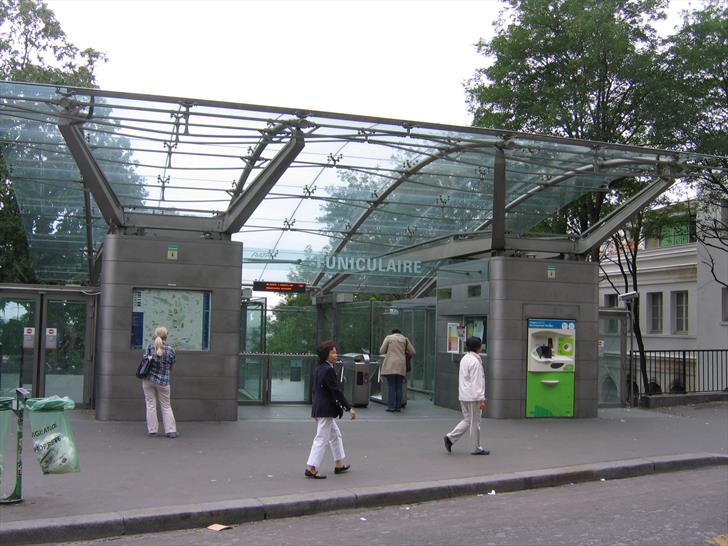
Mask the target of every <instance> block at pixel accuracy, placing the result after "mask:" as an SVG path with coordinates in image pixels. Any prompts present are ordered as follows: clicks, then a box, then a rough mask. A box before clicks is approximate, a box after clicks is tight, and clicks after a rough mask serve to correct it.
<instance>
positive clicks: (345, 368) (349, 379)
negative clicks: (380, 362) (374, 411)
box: [339, 353, 371, 407]
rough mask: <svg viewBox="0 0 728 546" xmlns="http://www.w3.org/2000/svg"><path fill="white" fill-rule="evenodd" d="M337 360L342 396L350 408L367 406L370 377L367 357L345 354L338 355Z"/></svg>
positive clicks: (360, 354)
mask: <svg viewBox="0 0 728 546" xmlns="http://www.w3.org/2000/svg"><path fill="white" fill-rule="evenodd" d="M339 358H340V359H341V371H340V373H341V375H340V376H339V377H340V381H341V385H342V387H343V390H344V396H346V398H347V400H349V403H350V404H351V405H352V406H356V407H366V406H368V405H369V394H370V376H371V375H370V361H369V355H367V354H362V353H346V354H343V355H339Z"/></svg>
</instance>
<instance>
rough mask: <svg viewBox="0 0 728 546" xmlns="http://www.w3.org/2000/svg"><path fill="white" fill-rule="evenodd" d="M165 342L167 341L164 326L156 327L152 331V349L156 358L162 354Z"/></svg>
mask: <svg viewBox="0 0 728 546" xmlns="http://www.w3.org/2000/svg"><path fill="white" fill-rule="evenodd" d="M165 341H167V329H166V328H165V327H164V326H157V327H156V328H155V329H154V349H155V352H156V353H157V356H162V355H163V354H164V342H165Z"/></svg>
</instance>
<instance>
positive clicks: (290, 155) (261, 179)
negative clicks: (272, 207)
mask: <svg viewBox="0 0 728 546" xmlns="http://www.w3.org/2000/svg"><path fill="white" fill-rule="evenodd" d="M304 146H305V142H304V139H303V133H302V132H301V131H300V130H299V129H296V131H295V133H294V135H293V137H292V138H291V140H290V141H289V142H288V144H286V145H285V146H284V147H283V149H282V150H281V151H280V152H278V155H277V156H275V157H274V158H273V160H272V161H271V162H270V163H269V164H268V166H267V167H266V168H265V169H263V172H261V173H260V174H259V175H258V177H257V178H256V179H255V180H254V181H253V182H252V183H251V184H250V186H248V188H247V189H246V190H245V191H244V192H243V193H242V194H240V195H239V196H238V197H237V198H236V199H234V200H233V201H232V202H231V203H230V206H229V207H228V209H227V211H225V212H224V213H223V214H222V215H221V217H220V219H221V220H222V228H221V231H222V232H223V233H227V234H231V233H235V232H236V231H238V230H239V229H240V228H241V227H243V225H244V224H245V222H246V221H247V220H248V218H250V216H251V215H252V214H253V213H254V212H255V209H256V208H257V207H258V205H260V203H261V202H262V201H263V199H265V196H266V195H268V192H269V191H270V190H271V189H272V188H273V186H275V183H276V182H278V180H279V179H280V178H281V176H283V174H284V173H285V172H286V169H288V167H289V166H290V164H291V163H293V161H294V160H295V159H296V157H297V156H298V154H299V153H300V152H301V150H303V147H304Z"/></svg>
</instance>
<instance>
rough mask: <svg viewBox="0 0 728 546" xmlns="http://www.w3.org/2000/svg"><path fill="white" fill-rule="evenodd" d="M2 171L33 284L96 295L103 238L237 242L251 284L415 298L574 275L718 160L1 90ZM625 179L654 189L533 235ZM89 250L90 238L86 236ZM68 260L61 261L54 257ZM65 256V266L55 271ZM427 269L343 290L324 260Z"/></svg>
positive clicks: (85, 93) (43, 88)
mask: <svg viewBox="0 0 728 546" xmlns="http://www.w3.org/2000/svg"><path fill="white" fill-rule="evenodd" d="M0 137H1V138H2V143H3V144H4V147H3V151H2V153H3V157H4V159H5V162H6V164H7V165H8V167H9V168H10V171H11V176H10V178H11V182H12V185H13V188H14V190H15V193H16V197H17V199H18V203H19V205H20V208H21V213H22V214H23V215H24V217H25V218H26V219H28V221H27V222H26V227H27V232H28V236H29V241H30V243H31V245H30V246H31V251H32V252H33V253H34V258H35V259H36V272H37V274H38V276H39V278H41V279H43V280H45V281H50V282H69V281H74V282H79V281H81V282H88V280H89V278H93V276H92V275H91V274H90V273H89V270H93V256H95V255H97V254H98V252H99V251H100V243H101V241H102V240H103V235H104V234H105V233H108V232H121V233H125V234H128V235H139V236H144V235H148V234H150V233H167V234H173V236H175V237H181V238H185V237H188V238H189V237H194V238H198V237H203V238H208V239H235V240H239V241H241V242H243V245H244V261H243V275H244V277H243V282H245V283H247V282H252V281H253V280H271V281H280V280H297V281H302V282H307V283H309V284H310V285H311V286H312V288H313V289H314V290H315V291H317V292H323V293H325V292H329V291H346V292H357V291H363V292H382V291H384V292H389V293H402V294H410V295H413V294H418V293H420V294H421V293H422V292H423V290H425V289H426V287H427V286H428V285H429V279H430V277H431V275H432V274H433V271H434V268H436V267H437V266H438V264H441V263H445V262H446V261H448V260H457V259H467V258H469V257H480V256H486V255H493V254H509V253H525V252H535V253H541V254H545V255H563V256H568V257H571V258H576V259H579V258H581V257H583V256H585V255H586V254H588V253H589V251H590V250H591V249H592V248H593V247H595V246H596V245H599V244H601V242H603V241H604V240H605V239H606V238H607V237H609V235H610V234H611V233H613V232H614V231H615V230H616V229H617V228H618V227H619V226H620V225H622V224H623V223H624V222H625V221H626V220H627V219H628V218H629V217H630V216H631V215H633V214H634V213H635V212H637V211H638V210H639V209H640V208H642V207H645V206H647V205H648V204H649V203H650V202H651V201H652V200H653V199H654V198H655V197H656V196H658V195H659V194H660V193H662V192H664V191H665V190H667V189H668V188H669V187H670V185H671V184H672V182H673V180H674V179H675V178H676V177H680V176H684V175H686V174H689V173H691V172H695V171H699V170H701V169H704V168H707V167H706V165H708V162H709V160H710V159H711V158H710V157H706V156H701V155H697V154H689V153H681V152H675V151H666V150H653V149H648V148H641V147H636V146H625V145H613V144H607V143H600V142H591V141H581V140H574V139H565V138H558V137H550V136H542V135H529V134H522V133H515V132H512V131H501V130H494V129H482V128H474V127H457V126H447V125H442V124H432V123H423V122H415V121H406V120H396V119H387V118H377V117H365V116H356V115H347V114H337V113H330V112H321V111H312V110H306V109H300V108H279V107H271V106H261V105H250V104H242V103H240V104H239V103H230V102H220V101H210V100H200V99H189V98H183V97H164V96H153V95H142V94H132V93H123V92H115V91H104V90H99V89H84V88H76V87H67V86H52V85H41V84H26V83H20V82H0ZM624 177H639V178H640V179H641V180H645V181H646V182H647V184H646V187H645V189H644V190H643V191H642V192H641V193H640V194H639V195H637V196H635V197H634V198H633V199H632V200H631V201H630V202H629V203H627V204H626V205H624V206H622V207H620V208H619V209H618V210H616V211H615V212H614V213H613V214H611V215H610V216H608V217H607V218H605V219H603V220H602V221H601V222H600V223H599V224H598V225H597V226H594V227H593V228H591V229H590V230H589V231H587V232H586V233H584V234H581V235H579V236H570V237H567V236H564V235H557V234H555V235H554V236H551V237H544V236H541V237H538V238H537V237H534V236H533V235H532V234H531V233H530V230H531V228H533V227H534V226H535V225H536V224H538V223H539V222H541V221H542V220H543V219H545V218H548V217H550V216H551V215H553V214H555V213H556V212H558V211H559V210H560V209H562V208H563V207H565V206H567V205H568V204H569V203H571V202H573V201H574V200H576V199H578V198H580V197H582V196H584V195H586V194H588V193H591V192H595V191H605V190H606V188H608V186H609V184H610V183H611V182H612V181H614V180H616V179H620V178H624ZM79 233H83V234H84V235H83V236H79ZM61 252H62V254H61ZM61 255H62V257H63V259H61ZM337 255H338V256H350V257H351V256H358V257H365V258H367V259H372V260H374V259H380V258H382V259H383V258H398V259H409V260H422V261H423V262H424V264H425V266H424V267H423V269H422V272H421V273H420V274H418V275H412V274H398V275H394V274H391V275H390V274H382V273H373V272H371V273H365V274H361V273H357V274H351V273H345V272H336V271H331V270H327V269H324V268H322V267H320V265H319V264H320V263H321V260H322V257H326V256H337Z"/></svg>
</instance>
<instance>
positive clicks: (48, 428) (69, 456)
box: [25, 396, 80, 474]
mask: <svg viewBox="0 0 728 546" xmlns="http://www.w3.org/2000/svg"><path fill="white" fill-rule="evenodd" d="M74 406H75V403H74V401H73V400H71V399H70V398H69V397H67V396H64V397H63V398H61V397H60V396H50V397H48V398H28V400H26V401H25V407H26V409H27V410H28V414H29V416H30V434H31V437H32V440H33V451H34V452H35V456H36V458H37V459H38V463H39V464H40V469H41V470H42V471H43V474H67V473H69V472H78V471H79V470H80V467H79V464H78V454H77V453H76V442H75V441H74V439H73V432H72V431H71V425H70V424H69V422H68V417H67V416H66V414H65V410H67V409H73V408H74Z"/></svg>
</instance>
